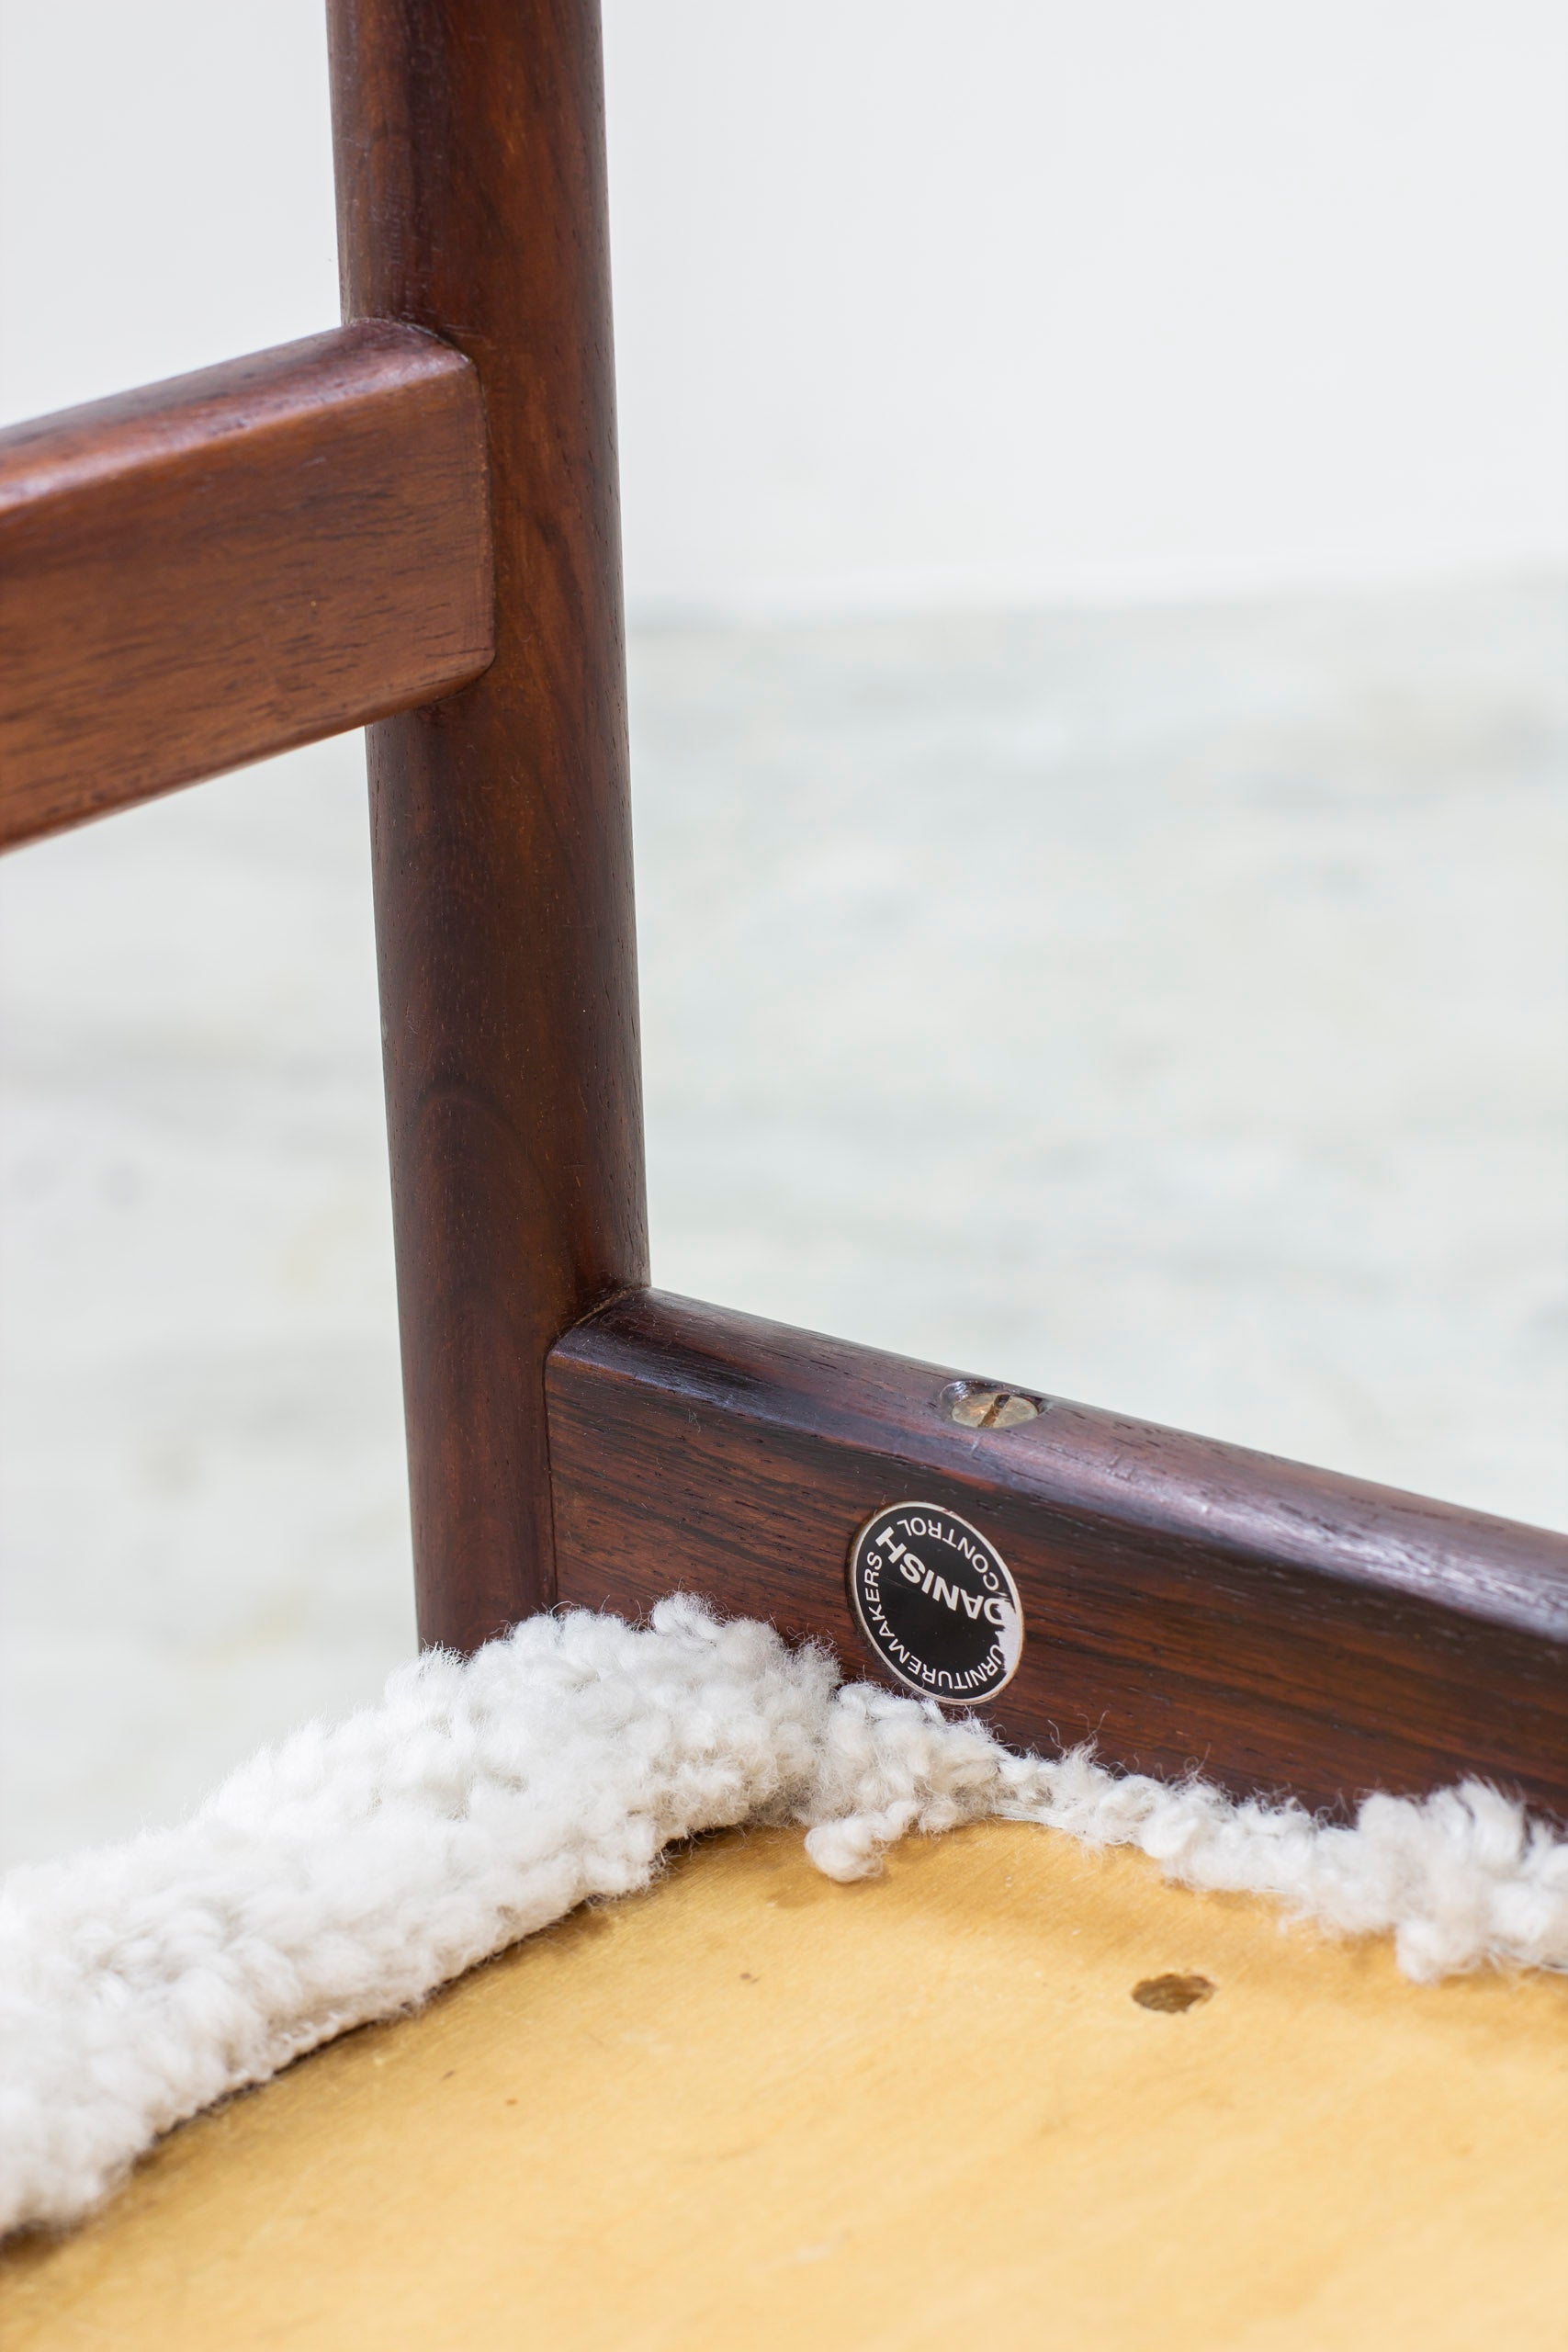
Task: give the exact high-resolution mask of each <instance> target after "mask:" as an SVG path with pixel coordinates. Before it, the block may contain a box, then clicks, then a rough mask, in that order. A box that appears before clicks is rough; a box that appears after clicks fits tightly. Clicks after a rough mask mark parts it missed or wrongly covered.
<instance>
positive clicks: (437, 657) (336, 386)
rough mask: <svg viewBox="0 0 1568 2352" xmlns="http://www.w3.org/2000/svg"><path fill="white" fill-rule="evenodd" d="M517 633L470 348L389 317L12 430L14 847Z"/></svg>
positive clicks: (0, 820)
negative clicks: (503, 631)
mask: <svg viewBox="0 0 1568 2352" xmlns="http://www.w3.org/2000/svg"><path fill="white" fill-rule="evenodd" d="M493 651H494V635H493V618H492V589H491V548H490V526H489V516H488V507H487V497H486V487H485V445H484V418H483V412H482V407H481V403H480V399H479V384H478V380H477V379H476V378H475V375H474V372H473V369H472V368H471V367H470V366H469V364H468V361H467V360H466V359H465V358H463V357H462V356H461V355H460V354H459V353H457V352H456V351H453V350H452V349H450V348H449V347H448V346H447V345H446V344H444V343H441V342H438V341H437V340H436V338H435V337H434V335H428V334H421V333H420V332H419V330H418V329H416V328H413V327H404V326H398V325H395V324H392V323H389V322H374V323H371V324H367V325H360V326H352V327H346V328H343V329H339V330H334V331H333V333H332V334H320V335H312V336H310V338H309V340H307V341H306V342H303V343H293V344H286V345H283V346H282V347H281V348H280V349H278V350H276V351H263V352H258V353H256V354H255V355H254V356H252V357H250V358H246V359H237V360H234V361H232V362H231V363H230V364H229V365H228V366H225V367H222V368H207V369H205V370H203V372H202V373H200V374H199V375H194V376H182V377H176V378H175V379H173V380H172V381H171V382H169V383H164V384H152V385H149V386H147V387H146V388H144V389H143V390H140V391H135V392H128V393H125V394H123V395H121V396H120V397H118V398H117V399H114V400H107V401H95V402H94V403H93V404H92V405H91V406H89V407H86V408H78V409H69V410H66V411H65V412H63V413H62V414H60V415H58V416H48V417H41V418H39V419H38V420H37V421H35V422H34V423H32V424H22V425H18V426H17V427H15V428H14V429H13V430H11V431H10V432H7V433H5V434H0V846H9V845H10V844H12V843H14V842H19V841H25V840H28V839H29V838H31V837H32V836H34V835H36V834H39V833H47V832H53V831H57V830H58V829H59V828H60V827H62V826H64V825H73V824H78V823H80V822H81V821H82V820H84V819H85V818H88V817H96V816H100V815H103V814H104V813H106V812H107V810H109V809H118V808H123V807H125V806H126V805H127V804H128V803H130V802H132V801H137V800H145V799H148V798H150V797H152V795H153V794H155V793H160V792H167V791H170V790H172V789H173V788H174V786H176V785H182V784H192V783H194V782H196V780H197V778H198V777H200V776H204V775H217V774H218V773H219V772H220V770H222V769H224V768H232V767H238V766H240V765H242V764H243V763H244V762H245V761H247V760H259V759H264V758H265V757H266V756H267V755H268V754H269V753H271V752H283V751H288V749H290V748H291V747H292V746H293V745H295V744H297V743H306V742H310V741H314V740H315V739H316V738H318V737H320V736H322V735H333V734H336V733H338V732H339V731H340V730H341V729H344V728H348V727H357V726H361V725H363V724H364V723H365V722H366V721H367V720H369V719H373V718H385V717H386V716H387V715H388V714H389V713H390V712H392V711H398V710H408V709H411V708H412V707H414V706H415V705H417V704H420V703H425V702H430V701H433V700H434V698H435V697H436V696H438V695H446V694H449V693H451V692H452V690H453V689H454V688H455V687H457V686H460V685H462V684H466V683H467V681H468V680H469V679H471V678H474V677H477V676H478V675H479V673H480V672H481V671H482V670H483V669H484V668H485V666H486V664H487V663H488V662H490V660H491V656H492V654H493Z"/></svg>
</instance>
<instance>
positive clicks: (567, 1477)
mask: <svg viewBox="0 0 1568 2352" xmlns="http://www.w3.org/2000/svg"><path fill="white" fill-rule="evenodd" d="M953 1376H954V1375H953V1374H951V1373H950V1372H946V1371H943V1370H942V1369H941V1368H939V1367H937V1366H935V1365H931V1364H922V1363H910V1362H908V1361H907V1360H905V1359H903V1358H901V1357H896V1356H888V1355H883V1354H879V1353H877V1352H876V1351H874V1350H871V1349H867V1348H857V1347H852V1346H851V1345H849V1344H847V1343H846V1342H844V1341H842V1340H829V1339H823V1338H820V1337H818V1335H816V1334H814V1333H810V1332H803V1331H794V1330H789V1329H784V1327H782V1326H780V1325H777V1324H770V1323H764V1322H760V1321H758V1320H756V1319H755V1318H753V1317H748V1316H743V1315H735V1314H728V1313H726V1312H724V1311H723V1310H722V1309H719V1308H716V1307H710V1306H698V1305H695V1304H694V1303H693V1302H691V1301H688V1300H682V1299H674V1298H669V1297H665V1296H662V1295H660V1294H658V1293H644V1294H640V1295H630V1296H627V1297H626V1298H624V1299H622V1300H619V1301H617V1302H615V1303H614V1304H613V1305H611V1306H607V1307H606V1308H604V1310H603V1311H602V1312H600V1313H599V1314H597V1315H596V1316H594V1317H591V1318H590V1319H589V1320H587V1321H586V1322H584V1323H583V1324H581V1326H580V1327H579V1328H578V1329H576V1330H574V1331H572V1332H571V1333H570V1335H569V1336H568V1337H567V1338H566V1339H565V1340H562V1342H561V1343H560V1345H559V1346H558V1348H557V1349H556V1351H555V1352H554V1354H553V1355H552V1357H551V1360H550V1367H549V1397H550V1442H551V1454H552V1460H553V1464H554V1476H555V1494H556V1526H557V1546H558V1592H559V1598H560V1600H562V1602H571V1603H579V1604H583V1605H586V1606H589V1607H592V1608H598V1607H602V1606H607V1607H609V1608H612V1609H615V1610H618V1611H623V1612H626V1613H630V1614H632V1615H637V1614H638V1613H640V1612H642V1611H646V1610H647V1609H648V1608H649V1606H650V1604H651V1603H652V1602H653V1601H655V1600H658V1599H659V1598H660V1596H661V1595H662V1594H664V1593H667V1592H671V1591H675V1590H681V1589H684V1590H689V1591H695V1592H699V1593H703V1594H705V1595H707V1596H708V1597H710V1598H711V1599H712V1600H714V1601H716V1603H717V1604H718V1605H719V1607H720V1608H721V1609H722V1610H724V1611H727V1612H728V1613H733V1614H740V1613H745V1614H752V1615H758V1616H763V1617H768V1618H771V1619H773V1622H774V1623H777V1624H778V1625H779V1626H780V1627H781V1629H782V1630H783V1631H784V1632H785V1633H786V1634H789V1635H791V1636H792V1637H798V1636H801V1635H807V1634H810V1635H813V1636H816V1637H818V1638H819V1639H823V1640H826V1641H827V1642H829V1643H830V1644H831V1645H832V1646H833V1647H834V1648H835V1649H836V1650H837V1651H838V1653H839V1655H840V1657H842V1658H843V1659H844V1661H845V1662H846V1664H847V1665H848V1666H849V1667H851V1668H852V1669H853V1670H854V1671H855V1672H856V1673H870V1672H872V1671H873V1668H872V1666H871V1662H870V1659H869V1657H868V1655H867V1654H866V1652H865V1651H864V1650H863V1647H862V1646H861V1643H860V1639H859V1636H858V1634H857V1633H856V1631H855V1629H854V1627H853V1624H852V1619H851V1614H850V1610H849V1606H848V1601H847V1597H846V1590H845V1558H846V1553H847V1550H848V1546H849V1544H850V1541H851V1538H852V1535H853V1533H854V1532H855V1530H856V1529H857V1528H858V1527H859V1526H860V1525H861V1524H862V1523H863V1521H865V1520H866V1519H867V1518H868V1517H869V1516H870V1514H871V1513H872V1512H873V1511H874V1510H878V1509H880V1508H881V1507H882V1506H883V1505H884V1504H886V1503H892V1502H896V1501H898V1500H900V1499H908V1500H920V1501H929V1502H933V1503H935V1504H937V1505H939V1506H940V1507H942V1508H944V1509H946V1510H955V1511H957V1512H959V1513H961V1514H962V1515H963V1516H964V1518H966V1519H968V1520H969V1521H972V1522H973V1523H974V1524H975V1525H976V1526H978V1527H979V1528H980V1529H981V1530H982V1531H983V1532H984V1533H986V1534H987V1535H988V1536H989V1537H990V1538H991V1539H992V1541H993V1542H994V1543H995V1544H998V1546H999V1548H1000V1550H1001V1552H1002V1555H1003V1556H1004V1558H1005V1559H1006V1561H1007V1563H1008V1565H1009V1566H1010V1569H1011V1571H1012V1574H1013V1576H1014V1577H1015V1579H1016V1581H1017V1583H1018V1586H1019V1589H1020V1594H1021V1600H1022V1604H1023V1611H1024V1620H1025V1625H1026V1639H1025V1644H1024V1650H1023V1657H1022V1661H1021V1665H1020V1668H1019V1670H1018V1673H1017V1675H1016V1677H1015V1679H1014V1680H1013V1681H1012V1683H1011V1684H1010V1686H1009V1687H1008V1689H1007V1690H1006V1691H1003V1692H1002V1693H1001V1694H1000V1697H999V1698H998V1701H997V1702H995V1703H994V1705H992V1706H991V1707H990V1708H987V1709H985V1710H982V1711H981V1712H982V1713H984V1714H985V1715H986V1716H987V1720H989V1721H991V1722H993V1723H994V1724H995V1725H996V1727H997V1729H998V1731H999V1732H1000V1733H1001V1734H1002V1735H1003V1736H1005V1737H1006V1738H1008V1739H1010V1740H1011V1741H1013V1742H1015V1743H1017V1744H1018V1745H1021V1746H1038V1745H1040V1744H1042V1743H1044V1744H1048V1745H1055V1744H1056V1743H1058V1742H1076V1741H1078V1740H1082V1739H1086V1738H1093V1739H1094V1740H1095V1741H1096V1742H1097V1743H1098V1746H1099V1749H1100V1755H1101V1757H1102V1758H1104V1759H1105V1760H1106V1761H1108V1762H1110V1763H1112V1764H1115V1765H1119V1766H1122V1767H1125V1768H1128V1769H1131V1770H1146V1771H1152V1772H1156V1773H1159V1774H1162V1775H1176V1774H1179V1773H1181V1772H1184V1771H1185V1770H1188V1769H1189V1768H1190V1767H1194V1766H1195V1767H1197V1768H1199V1769H1200V1770H1202V1771H1203V1772H1204V1773H1206V1774H1207V1775H1209V1776H1210V1777H1211V1778H1213V1779H1214V1780H1217V1781H1220V1782H1221V1783H1222V1784H1223V1785H1224V1786H1225V1787H1227V1788H1229V1789H1232V1790H1234V1791H1237V1792H1247V1791H1255V1790H1269V1791H1286V1792H1292V1793H1294V1794H1295V1795H1297V1796H1299V1797H1301V1798H1303V1800H1304V1801H1306V1802H1308V1803H1310V1804H1322V1803H1335V1804H1343V1803H1345V1802H1348V1800H1350V1799H1351V1798H1353V1797H1354V1796H1356V1795H1357V1794H1359V1792H1363V1791H1365V1790H1369V1789H1375V1788H1382V1789H1390V1790H1396V1791H1404V1792H1417V1791H1421V1790H1426V1789H1430V1788H1434V1787H1438V1786H1441V1785H1443V1784H1444V1783H1446V1782H1449V1781H1453V1780H1455V1779H1456V1778H1458V1777H1460V1776H1461V1775H1462V1774H1464V1773H1466V1772H1478V1773H1481V1774H1483V1775H1485V1776H1486V1777H1488V1778H1490V1779H1494V1780H1496V1781H1501V1782H1502V1783H1504V1784H1505V1785H1506V1786H1507V1787H1509V1788H1511V1789H1514V1790H1517V1791H1518V1792H1522V1793H1524V1794H1525V1795H1527V1796H1529V1798H1530V1799H1531V1800H1532V1801H1533V1802H1535V1803H1536V1804H1540V1805H1542V1806H1544V1807H1547V1808H1550V1809H1554V1810H1556V1811H1560V1812H1563V1813H1568V1541H1565V1540H1564V1539H1563V1538H1562V1537H1561V1536H1557V1535H1552V1534H1549V1533H1546V1532H1542V1531H1540V1530H1536V1529H1532V1528H1528V1527H1520V1526H1516V1525H1514V1524H1512V1523H1511V1522H1510V1521H1505V1520H1497V1519H1488V1518H1485V1517H1483V1516H1480V1515H1477V1514H1472V1513H1470V1512H1465V1511H1461V1510H1456V1509H1454V1508H1452V1507H1451V1506H1450V1505H1448V1504H1444V1503H1438V1502H1428V1501H1425V1500H1423V1499H1422V1498H1419V1497H1416V1496H1412V1495H1404V1494H1399V1493H1396V1492H1395V1491H1393V1489H1392V1488H1388V1487H1375V1486H1370V1485H1367V1484H1364V1483H1362V1482H1361V1481H1359V1480H1356V1479H1349V1478H1340V1477H1336V1476H1332V1475H1330V1474H1329V1473H1328V1472H1326V1471H1321V1470H1312V1469H1307V1468H1304V1467H1303V1466H1302V1465H1301V1464H1296V1463H1291V1462H1282V1461H1278V1460H1276V1459H1274V1458H1273V1457H1271V1456H1269V1455H1265V1454H1259V1453H1249V1452H1247V1451H1246V1450H1244V1449H1243V1448H1241V1447H1239V1446H1233V1445H1224V1444H1219V1443H1216V1442H1213V1441H1212V1440H1209V1439H1206V1438H1199V1437H1190V1436H1186V1435H1183V1434H1182V1433H1180V1432H1179V1431H1177V1430H1163V1429H1157V1428H1155V1427H1152V1426H1150V1425H1149V1424H1147V1423H1145V1422H1139V1421H1133V1420H1128V1419H1122V1418H1121V1417H1119V1416H1117V1415H1115V1414H1112V1413H1105V1412H1098V1411H1095V1410H1093V1409H1091V1408H1089V1407H1087V1406H1082V1405H1075V1404H1070V1403H1067V1402H1066V1401H1063V1400H1060V1399H1054V1400H1052V1401H1051V1402H1050V1404H1049V1407H1048V1409H1047V1410H1046V1411H1044V1412H1043V1413H1042V1414H1041V1415H1040V1416H1039V1418H1038V1419H1034V1420H1032V1421H1029V1422H1026V1423H1024V1424H1023V1425H1022V1426H1021V1427H1019V1428H1014V1429H1009V1430H989V1431H986V1430H966V1429H960V1428H957V1427H955V1426H954V1425H953V1422H952V1421H951V1420H950V1419H948V1418H947V1416H946V1413H945V1411H944V1410H943V1409H942V1406H941V1404H940V1397H941V1392H942V1388H943V1386H944V1385H945V1384H946V1383H947V1382H948V1381H949V1380H951V1379H952V1378H953Z"/></svg>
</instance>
